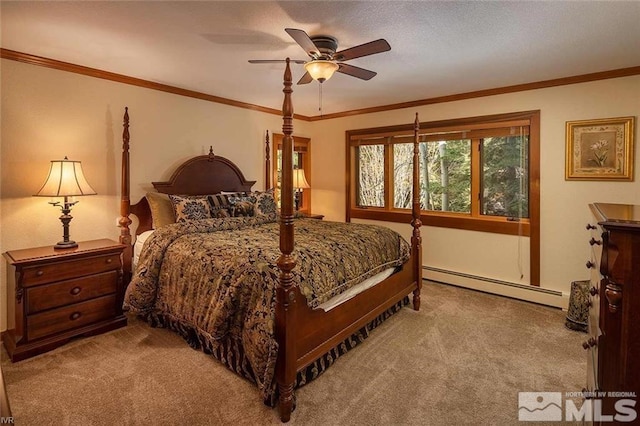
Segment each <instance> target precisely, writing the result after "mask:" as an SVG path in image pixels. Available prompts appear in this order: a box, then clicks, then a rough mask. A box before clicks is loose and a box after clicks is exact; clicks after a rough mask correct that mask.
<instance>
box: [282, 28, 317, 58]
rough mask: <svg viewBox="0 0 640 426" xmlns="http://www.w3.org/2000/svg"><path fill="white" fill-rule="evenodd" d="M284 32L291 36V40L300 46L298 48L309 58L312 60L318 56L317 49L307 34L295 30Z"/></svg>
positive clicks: (287, 29) (289, 29)
mask: <svg viewBox="0 0 640 426" xmlns="http://www.w3.org/2000/svg"><path fill="white" fill-rule="evenodd" d="M284 30H285V31H286V32H287V34H289V35H290V36H291V38H293V39H294V40H295V41H296V43H298V44H299V45H300V47H302V48H303V49H304V51H305V52H307V55H309V56H311V57H312V58H314V59H315V58H316V57H317V56H319V55H320V52H319V51H318V48H317V47H316V45H315V44H314V43H313V41H312V40H311V37H309V35H308V34H307V33H305V32H304V31H302V30H297V29H295V28H285V29H284Z"/></svg>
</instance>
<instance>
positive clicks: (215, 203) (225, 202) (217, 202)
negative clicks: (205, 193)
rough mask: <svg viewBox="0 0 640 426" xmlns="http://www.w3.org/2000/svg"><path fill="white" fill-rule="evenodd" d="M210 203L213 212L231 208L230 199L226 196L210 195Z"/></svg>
mask: <svg viewBox="0 0 640 426" xmlns="http://www.w3.org/2000/svg"><path fill="white" fill-rule="evenodd" d="M209 203H210V204H211V210H215V209H219V208H221V207H223V208H228V207H229V199H228V197H227V196H226V195H224V194H214V195H209Z"/></svg>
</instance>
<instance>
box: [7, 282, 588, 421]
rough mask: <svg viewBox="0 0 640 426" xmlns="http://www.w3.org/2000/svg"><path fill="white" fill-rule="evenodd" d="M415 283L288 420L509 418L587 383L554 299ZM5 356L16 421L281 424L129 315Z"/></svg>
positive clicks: (304, 391) (252, 395)
mask: <svg viewBox="0 0 640 426" xmlns="http://www.w3.org/2000/svg"><path fill="white" fill-rule="evenodd" d="M423 294H424V296H423V298H422V300H423V302H422V309H421V311H420V312H414V311H413V310H411V309H409V308H406V309H403V310H402V311H401V312H399V313H398V314H397V315H395V316H394V317H392V318H391V319H389V320H388V321H386V322H385V323H384V324H383V325H381V326H380V327H378V328H377V329H376V330H374V332H373V333H372V335H371V337H370V338H369V339H367V340H366V341H365V343H363V344H362V345H360V346H358V347H357V348H356V349H355V350H353V351H351V352H350V353H348V354H347V355H345V356H344V357H342V358H340V359H339V360H338V361H337V363H336V364H335V365H334V366H332V367H331V368H330V369H329V370H328V371H327V372H326V373H325V374H324V375H323V376H321V377H320V378H319V379H318V380H316V381H314V382H312V383H310V384H308V385H307V386H305V387H303V388H301V389H299V390H298V391H297V395H298V406H297V409H296V410H295V412H294V413H293V415H292V419H291V423H292V424H304V425H338V424H340V425H400V424H406V425H453V424H455V425H460V424H473V425H480V424H492V425H513V424H518V392H519V391H536V392H538V391H548V392H577V391H579V390H580V389H582V387H583V385H584V383H585V380H586V361H585V354H584V351H583V350H582V348H581V346H580V344H581V342H582V341H583V340H584V337H585V334H582V333H578V332H575V331H569V330H567V329H566V328H565V327H564V317H565V314H564V313H563V312H562V311H560V310H556V309H551V308H547V307H543V306H539V305H534V304H530V303H526V302H520V301H515V300H511V299H507V298H502V297H497V296H491V295H487V294H484V293H479V292H474V291H471V290H465V289H460V288H456V287H452V286H446V285H442V284H434V283H428V282H425V285H424V291H423ZM2 356H3V358H2V368H3V371H4V373H5V377H6V380H7V390H8V394H9V399H10V403H11V408H12V410H13V414H14V416H15V420H16V424H18V425H25V426H26V425H38V426H39V425H48V424H51V425H83V426H85V425H115V424H117V425H157V424H158V425H159V424H163V425H231V424H233V425H236V424H246V425H268V424H279V421H278V416H277V411H276V410H272V409H271V408H269V407H266V406H264V405H263V404H262V402H261V400H260V397H259V396H258V392H257V388H255V387H254V386H253V385H252V384H251V383H249V382H247V381H245V380H243V379H241V378H239V377H238V376H236V375H235V374H233V373H232V372H230V371H228V370H227V369H226V368H224V367H222V366H221V365H220V364H218V363H217V362H216V361H215V360H214V359H212V358H211V357H209V356H207V355H205V354H204V353H202V352H200V351H196V350H193V349H191V348H190V347H189V346H188V345H187V344H186V343H185V342H184V341H183V340H182V338H180V337H179V336H177V335H176V334H174V333H172V332H170V331H167V330H163V329H152V328H149V327H148V326H147V325H146V324H145V323H143V322H140V321H136V320H135V319H133V320H131V321H130V325H129V326H127V327H126V328H124V329H120V330H116V331H113V332H110V333H107V334H103V335H100V336H94V337H90V338H85V339H79V340H76V341H74V342H72V343H70V344H68V345H66V346H63V347H60V348H58V349H56V350H54V351H52V352H49V353H47V354H43V355H40V356H37V357H34V358H31V359H28V360H25V361H21V362H19V363H15V364H12V363H10V362H8V361H7V355H6V353H5V352H4V351H3V353H2ZM521 424H522V425H530V424H532V423H521ZM547 424H549V423H547ZM565 424H566V423H565Z"/></svg>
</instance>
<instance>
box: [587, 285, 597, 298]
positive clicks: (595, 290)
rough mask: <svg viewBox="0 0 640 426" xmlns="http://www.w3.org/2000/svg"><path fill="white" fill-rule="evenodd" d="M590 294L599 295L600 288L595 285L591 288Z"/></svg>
mask: <svg viewBox="0 0 640 426" xmlns="http://www.w3.org/2000/svg"><path fill="white" fill-rule="evenodd" d="M589 294H590V295H592V296H597V295H598V288H597V287H596V286H593V287H591V288H590V289H589Z"/></svg>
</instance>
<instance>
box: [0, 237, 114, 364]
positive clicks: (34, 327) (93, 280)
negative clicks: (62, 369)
mask: <svg viewBox="0 0 640 426" xmlns="http://www.w3.org/2000/svg"><path fill="white" fill-rule="evenodd" d="M124 248H125V246H124V245H122V244H119V243H117V242H115V241H111V240H106V239H105V240H94V241H85V242H81V243H78V247H76V248H71V249H62V250H56V249H54V248H53V246H49V247H38V248H32V249H26V250H13V251H8V252H6V253H4V257H5V258H6V260H7V263H8V268H7V269H8V277H7V293H8V297H7V305H8V306H7V307H8V322H9V324H8V328H9V329H8V330H7V331H6V332H5V333H3V335H2V340H3V342H4V346H5V348H6V349H7V352H8V354H9V357H10V358H11V360H12V361H19V360H22V359H25V358H28V357H31V356H33V355H37V354H39V353H42V352H45V351H48V350H51V349H53V348H55V347H57V346H60V345H62V344H64V343H66V342H67V341H68V340H69V339H71V338H72V337H76V336H80V335H89V334H97V333H101V332H104V331H108V330H112V329H115V328H118V327H122V326H125V325H126V324H127V318H126V317H125V316H124V315H123V313H122V300H123V296H124V288H123V280H122V259H121V255H122V251H123V250H124Z"/></svg>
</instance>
